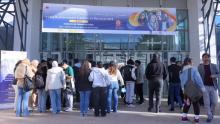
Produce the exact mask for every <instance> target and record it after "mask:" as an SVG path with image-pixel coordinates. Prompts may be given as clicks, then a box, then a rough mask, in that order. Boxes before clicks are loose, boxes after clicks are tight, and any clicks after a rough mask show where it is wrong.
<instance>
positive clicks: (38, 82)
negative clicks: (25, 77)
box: [33, 75, 45, 89]
mask: <svg viewBox="0 0 220 124" xmlns="http://www.w3.org/2000/svg"><path fill="white" fill-rule="evenodd" d="M33 81H34V87H35V88H36V89H43V88H44V87H45V83H44V79H43V77H42V76H41V75H35V76H34V79H33Z"/></svg>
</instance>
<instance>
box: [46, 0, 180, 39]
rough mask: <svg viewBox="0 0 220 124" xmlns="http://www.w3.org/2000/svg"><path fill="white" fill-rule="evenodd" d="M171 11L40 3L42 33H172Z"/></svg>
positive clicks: (173, 33)
mask: <svg viewBox="0 0 220 124" xmlns="http://www.w3.org/2000/svg"><path fill="white" fill-rule="evenodd" d="M176 25H177V21H176V9H175V8H135V7H104V6H84V5H71V4H50V3H44V4H43V14H42V32H60V33H111V34H154V35H155V34H158V35H175V34H176Z"/></svg>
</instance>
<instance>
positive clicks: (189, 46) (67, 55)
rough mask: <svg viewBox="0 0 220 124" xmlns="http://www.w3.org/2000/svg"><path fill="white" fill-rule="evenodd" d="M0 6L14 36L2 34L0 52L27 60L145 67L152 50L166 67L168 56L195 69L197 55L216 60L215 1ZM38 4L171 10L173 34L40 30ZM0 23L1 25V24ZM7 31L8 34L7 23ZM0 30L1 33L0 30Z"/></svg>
mask: <svg viewBox="0 0 220 124" xmlns="http://www.w3.org/2000/svg"><path fill="white" fill-rule="evenodd" d="M1 2H2V6H3V5H4V7H2V8H3V9H5V10H6V9H7V11H11V12H10V13H9V12H8V14H9V15H10V14H12V15H15V16H14V23H13V20H12V21H11V22H8V24H11V25H12V27H13V26H14V33H12V34H11V33H8V34H7V35H2V38H3V39H4V37H7V40H8V41H11V42H8V43H7V44H4V42H0V43H1V47H2V48H1V49H8V50H17V51H20V50H22V51H27V53H28V57H29V58H30V59H46V58H50V57H51V58H55V59H57V60H58V61H61V60H62V59H67V60H68V61H69V62H70V63H73V59H74V58H78V59H92V60H96V61H100V60H101V61H104V62H108V61H110V60H114V61H117V62H125V61H126V60H127V59H129V58H133V59H140V60H141V61H142V62H143V63H145V64H147V63H148V62H149V61H150V59H151V56H152V54H153V53H155V52H158V53H159V54H160V55H161V59H162V60H163V62H164V63H167V64H168V63H169V61H168V60H169V58H170V57H172V56H175V57H177V58H178V60H179V61H182V60H183V59H184V57H185V56H191V57H192V58H193V60H194V63H195V64H196V65H197V64H199V63H200V61H201V60H200V56H201V54H202V53H204V52H205V51H206V52H209V53H211V56H212V61H213V62H214V63H216V62H217V59H216V58H217V57H216V40H215V28H212V27H213V26H212V23H213V22H214V21H212V18H213V17H214V15H215V7H216V5H217V4H215V2H218V0H120V1H118V0H16V1H15V0H2V1H1ZM4 3H5V4H4ZM6 3H10V4H13V5H15V8H13V7H7V6H6ZM44 3H56V4H73V5H89V6H112V7H130V8H140V7H141V8H175V9H176V21H177V28H176V34H175V35H158V34H157V35H152V34H132V33H129V34H117V33H114V32H112V33H73V32H70V33H57V32H54V33H53V32H42V13H43V4H44ZM10 8H11V9H10ZM13 10H14V11H15V13H16V14H15V13H13ZM2 12H3V11H2ZM6 16H7V14H6ZM2 17H3V16H2ZM207 20H209V21H207ZM3 24H5V23H2V24H1V25H3ZM8 27H9V28H8V30H10V25H9V26H8ZM12 29H13V28H12ZM1 31H3V32H6V31H4V30H3V29H2V30H1ZM12 31H13V30H12ZM13 36H14V42H13V40H12V38H13ZM2 38H1V39H2ZM12 43H13V44H12ZM4 45H5V46H4ZM3 46H4V47H3Z"/></svg>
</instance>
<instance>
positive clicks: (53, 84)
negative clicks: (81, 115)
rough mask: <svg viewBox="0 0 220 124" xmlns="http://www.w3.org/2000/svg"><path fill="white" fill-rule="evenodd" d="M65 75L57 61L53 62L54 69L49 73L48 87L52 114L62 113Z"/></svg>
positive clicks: (46, 88)
mask: <svg viewBox="0 0 220 124" xmlns="http://www.w3.org/2000/svg"><path fill="white" fill-rule="evenodd" d="M65 87H66V86H65V74H64V71H63V69H62V68H61V67H58V63H57V61H53V62H52V68H51V69H49V70H48V71H47V78H46V87H45V90H46V91H48V90H49V94H50V101H51V106H52V113H53V114H58V113H59V112H60V111H61V88H64V89H65Z"/></svg>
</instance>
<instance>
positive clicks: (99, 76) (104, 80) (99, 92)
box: [89, 62, 109, 117]
mask: <svg viewBox="0 0 220 124" xmlns="http://www.w3.org/2000/svg"><path fill="white" fill-rule="evenodd" d="M89 81H91V82H93V85H92V87H93V89H92V92H93V100H94V101H93V102H94V108H95V113H94V114H95V116H96V117H98V116H99V114H100V113H99V110H100V109H101V116H102V117H104V116H106V102H107V86H108V85H109V80H108V74H107V71H106V70H105V69H104V68H103V64H102V62H98V63H97V67H94V68H93V69H92V72H91V73H90V75H89Z"/></svg>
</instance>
